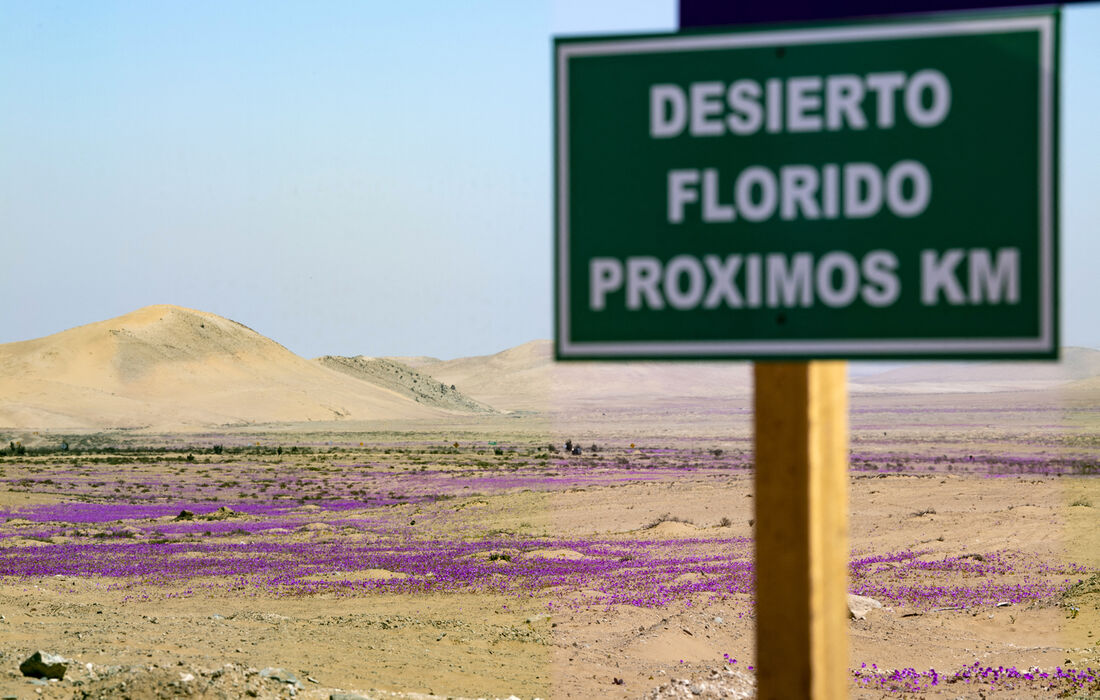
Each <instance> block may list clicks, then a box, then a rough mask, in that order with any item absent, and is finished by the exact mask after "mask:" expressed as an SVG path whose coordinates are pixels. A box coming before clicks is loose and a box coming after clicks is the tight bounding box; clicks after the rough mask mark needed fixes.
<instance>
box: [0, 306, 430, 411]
mask: <svg viewBox="0 0 1100 700" xmlns="http://www.w3.org/2000/svg"><path fill="white" fill-rule="evenodd" d="M442 415H446V414H445V413H443V412H442V411H439V410H438V409H433V408H429V407H426V406H423V405H421V404H418V403H417V402H415V401H413V400H411V399H409V398H408V397H406V396H402V395H400V394H398V393H396V392H394V391H390V390H387V389H385V388H382V387H379V386H376V385H373V384H369V383H367V382H364V381H361V380H358V379H355V378H352V377H349V376H347V375H346V374H342V373H339V372H335V371H333V370H331V369H327V368H325V367H322V366H320V365H318V364H315V363H313V362H310V361H309V360H306V359H304V358H301V357H298V356H297V355H295V354H294V353H292V352H290V351H289V350H287V349H286V348H284V347H283V346H281V345H279V344H278V343H276V342H274V341H272V340H270V339H268V338H265V337H264V336H262V335H260V334H259V333H256V332H255V331H253V330H251V329H250V328H248V327H246V326H243V325H241V324H239V323H237V322H235V321H230V320H228V319H225V318H222V317H220V316H216V315H214V314H210V313H205V312H202V311H194V310H190V309H183V308H179V307H176V306H167V305H162V306H149V307H145V308H143V309H140V310H138V311H135V312H133V313H130V314H126V315H125V316H120V317H118V318H114V319H110V320H107V321H101V322H98V323H92V324H89V325H86V326H80V327H78V328H73V329H70V330H67V331H62V332H61V333H57V334H54V335H51V336H47V337H45V338H38V339H35V340H28V341H24V342H19V343H8V344H5V345H0V425H2V426H5V427H14V428H28V427H34V428H50V429H103V428H133V427H154V428H180V427H189V426H211V425H225V424H250V423H268V422H301V421H331V420H343V419H357V420H369V419H377V418H421V417H425V418H426V417H433V416H442Z"/></svg>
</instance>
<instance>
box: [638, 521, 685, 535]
mask: <svg viewBox="0 0 1100 700" xmlns="http://www.w3.org/2000/svg"><path fill="white" fill-rule="evenodd" d="M699 531H700V528H698V527H696V526H695V525H692V524H691V523H683V522H678V521H675V520H665V521H663V522H660V523H657V524H656V525H654V526H653V527H650V528H646V529H644V530H642V531H641V532H642V534H644V535H651V536H653V537H698V536H699Z"/></svg>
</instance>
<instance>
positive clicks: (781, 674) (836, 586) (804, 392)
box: [754, 360, 848, 700]
mask: <svg viewBox="0 0 1100 700" xmlns="http://www.w3.org/2000/svg"><path fill="white" fill-rule="evenodd" d="M846 364H847V363H845V362H843V361H840V360H832V361H818V362H758V363H756V367H755V372H754V375H755V384H756V386H755V418H756V469H755V484H756V498H755V500H756V611H757V613H756V668H757V678H758V689H759V692H758V696H759V697H760V698H762V699H764V700H782V699H784V698H843V697H847V694H848V619H847V613H848V609H847V606H846V600H847V592H848V591H847V583H848V388H847V385H846V380H847V378H846V372H845V369H846Z"/></svg>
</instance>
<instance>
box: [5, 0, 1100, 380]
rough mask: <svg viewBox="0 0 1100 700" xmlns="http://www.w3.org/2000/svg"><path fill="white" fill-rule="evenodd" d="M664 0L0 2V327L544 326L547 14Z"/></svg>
mask: <svg viewBox="0 0 1100 700" xmlns="http://www.w3.org/2000/svg"><path fill="white" fill-rule="evenodd" d="M675 26H676V2H675V0H664V1H655V0H654V1H650V2H644V3H640V2H626V1H620V2H614V3H602V4H600V5H599V6H598V7H591V6H589V5H588V4H585V3H582V2H580V1H579V0H578V1H573V2H564V1H559V2H542V3H525V4H522V5H520V4H515V3H507V2H486V3H482V4H479V5H477V6H476V9H475V10H473V11H471V10H469V8H468V7H467V6H461V7H460V6H457V5H452V4H447V3H439V4H438V5H435V6H433V9H432V12H431V13H430V14H425V13H424V12H423V8H422V6H416V8H413V7H406V6H379V5H366V4H360V3H353V2H335V3H328V4H325V5H323V6H312V5H305V4H293V3H292V4H282V5H268V4H259V3H239V4H233V5H224V4H219V3H213V2H200V3H189V4H186V5H185V4H158V5H140V4H128V3H121V2H96V3H90V4H85V3H75V2H71V3H61V4H60V5H55V6H44V5H40V4H36V3H30V2H27V3H15V2H12V3H4V4H3V5H0V93H2V94H5V95H9V96H13V99H12V103H13V104H15V105H17V108H15V109H9V110H5V112H4V113H3V114H0V134H3V135H4V136H5V137H6V149H5V150H6V152H5V158H3V159H0V188H2V191H3V192H4V194H3V195H2V196H0V228H2V229H3V230H4V231H5V232H6V234H7V235H6V236H5V242H6V243H7V244H8V250H7V251H6V252H7V260H6V262H7V265H6V270H5V275H4V276H3V278H2V279H0V292H2V293H3V294H4V295H5V297H6V298H8V299H9V300H18V301H17V302H16V303H10V304H9V307H8V309H7V312H6V313H5V314H4V318H3V323H0V343H8V342H15V341H21V340H28V339H31V338H36V337H41V336H45V335H50V334H53V333H57V332H60V331H62V330H65V329H68V328H72V327H75V326H80V325H84V324H87V323H93V322H96V321H101V320H105V319H108V318H112V317H115V316H120V315H123V314H126V313H129V312H131V311H134V310H136V309H138V308H141V307H144V306H148V305H151V304H160V303H167V304H174V305H178V306H183V307H188V308H195V309H199V310H202V311H208V312H211V313H215V314H218V315H220V316H224V317H226V318H230V319H233V320H236V321H239V322H241V323H243V324H245V325H247V326H249V327H250V328H253V329H255V330H256V331H257V332H259V333H261V334H263V335H265V336H267V337H270V338H272V339H273V340H276V341H277V342H279V343H280V344H282V345H284V346H286V347H287V348H289V349H290V350H292V351H293V352H295V353H297V354H298V355H301V356H303V357H317V356H320V355H359V354H363V355H371V356H411V355H428V356H434V357H439V358H443V359H448V358H455V357H464V356H472V355H486V354H493V353H496V352H499V351H501V350H504V349H506V348H510V347H514V346H516V345H520V344H522V343H525V342H529V341H531V340H535V339H546V338H550V337H551V336H552V333H551V321H552V319H551V316H552V301H551V293H552V290H551V264H552V256H551V198H552V188H551V171H552V160H551V65H550V63H551V62H550V59H551V39H552V37H553V36H554V35H559V34H582V33H593V32H600V33H614V32H632V31H670V30H674V29H675ZM1096 36H1100V6H1091V7H1069V8H1065V9H1064V10H1063V41H1062V50H1063V62H1062V70H1063V73H1062V75H1063V77H1062V85H1061V88H1062V89H1061V92H1062V102H1061V135H1062V143H1061V155H1060V168H1061V172H1062V181H1061V208H1060V217H1061V222H1062V225H1061V229H1062V238H1061V257H1062V275H1061V276H1062V290H1061V300H1062V301H1061V303H1062V317H1063V323H1062V338H1061V343H1062V345H1063V346H1082V347H1090V348H1100V323H1097V322H1096V313H1095V309H1094V308H1093V307H1094V305H1095V303H1096V302H1097V301H1100V276H1097V275H1095V273H1094V271H1093V266H1094V264H1095V261H1096V260H1098V259H1100V236H1096V235H1095V226H1096V224H1097V222H1100V201H1098V200H1097V198H1096V197H1095V196H1094V194H1093V193H1094V192H1095V191H1097V190H1100V166H1097V165H1096V164H1097V163H1100V134H1097V133H1096V130H1095V127H1094V125H1093V123H1092V122H1093V121H1094V119H1093V115H1095V114H1096V113H1098V112H1100V88H1097V87H1096V83H1095V80H1094V77H1095V76H1096V75H1100V46H1098V43H1097V42H1095V41H1094V37H1096Z"/></svg>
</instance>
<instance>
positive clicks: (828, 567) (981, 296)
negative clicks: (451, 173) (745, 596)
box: [554, 11, 1058, 699]
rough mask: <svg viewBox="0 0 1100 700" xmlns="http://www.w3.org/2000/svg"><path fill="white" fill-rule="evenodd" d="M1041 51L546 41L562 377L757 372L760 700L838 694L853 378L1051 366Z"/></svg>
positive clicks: (910, 23) (1007, 41) (851, 39)
mask: <svg viewBox="0 0 1100 700" xmlns="http://www.w3.org/2000/svg"><path fill="white" fill-rule="evenodd" d="M1057 37H1058V14H1057V12H1056V11H1029V12H1018V13H999V14H992V15H990V14H986V15H973V16H937V17H924V18H912V19H904V20H892V21H885V22H883V21H879V22H856V23H848V24H831V25H815V26H809V27H793V28H791V27H781V28H771V29H763V30H757V29H751V30H743V29H742V30H736V31H723V32H720V33H700V34H676V35H658V36H652V35H650V36H626V37H591V38H583V39H558V40H556V42H555V63H554V65H555V91H556V92H555V165H556V173H555V175H556V177H555V194H556V198H555V199H556V202H555V204H556V206H555V235H556V244H555V265H556V271H555V285H556V291H555V353H556V356H557V358H558V359H561V360H569V359H597V360H598V359H670V360H674V359H707V358H729V359H733V358H739V359H751V360H756V361H757V364H756V367H755V375H754V376H755V389H754V391H755V416H756V435H755V440H756V465H755V486H756V533H755V534H756V570H757V667H758V669H759V675H758V679H759V695H760V697H762V698H774V699H781V698H782V699H788V698H817V699H824V698H841V697H844V696H846V694H847V685H848V645H847V608H846V591H847V562H848V555H849V552H848V539H847V517H848V515H847V514H848V497H847V479H848V475H847V457H848V424H847V402H848V396H847V388H846V377H845V372H846V365H845V362H844V360H846V359H853V358H856V359H871V358H921V359H928V358H955V359H958V358H970V359H973V358H977V357H982V358H1015V359H1020V358H1027V359H1053V358H1055V357H1056V356H1057V352H1058V325H1057V317H1058V314H1057V264H1056V263H1057V217H1056V207H1055V203H1056V201H1057V190H1056V185H1057V182H1056V174H1057V167H1056V158H1055V156H1056V148H1055V146H1056V124H1057V113H1056V104H1057V100H1056V96H1057Z"/></svg>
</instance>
